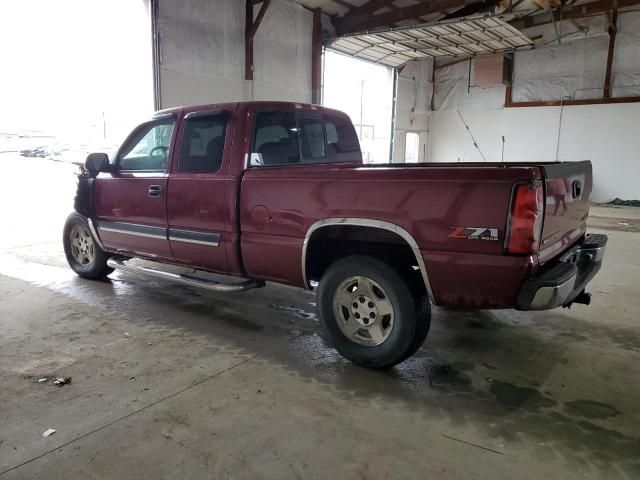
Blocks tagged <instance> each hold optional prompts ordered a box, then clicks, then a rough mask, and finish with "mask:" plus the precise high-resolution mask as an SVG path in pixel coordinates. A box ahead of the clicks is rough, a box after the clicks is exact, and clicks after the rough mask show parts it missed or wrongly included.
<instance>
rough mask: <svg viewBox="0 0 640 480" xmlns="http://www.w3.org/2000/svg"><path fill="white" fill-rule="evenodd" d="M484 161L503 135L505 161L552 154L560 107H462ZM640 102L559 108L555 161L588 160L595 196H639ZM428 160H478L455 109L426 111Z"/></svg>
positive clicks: (497, 154) (497, 153) (496, 156)
mask: <svg viewBox="0 0 640 480" xmlns="http://www.w3.org/2000/svg"><path fill="white" fill-rule="evenodd" d="M463 116H464V118H465V120H466V122H467V123H468V124H469V126H470V128H471V130H472V132H473V134H474V135H475V137H476V139H477V140H478V144H479V145H480V148H481V150H482V152H483V153H484V155H485V157H486V159H487V161H490V162H499V161H500V158H501V151H502V140H501V137H502V135H504V136H505V138H506V143H505V151H504V159H505V161H506V162H510V161H513V162H548V161H554V160H555V159H556V146H557V142H558V122H559V118H560V107H529V108H507V109H502V110H491V111H467V112H463ZM638 118H640V104H639V103H628V104H611V105H581V106H567V107H564V113H563V119H562V129H561V133H560V149H559V152H558V159H559V160H560V161H578V160H591V162H592V163H593V169H594V189H593V194H592V198H593V200H594V201H598V202H604V201H610V200H612V199H613V198H615V197H620V198H624V199H637V198H640V187H638V178H640V136H639V135H637V131H636V130H637V119H638ZM429 141H430V145H431V160H432V161H437V162H457V161H461V162H482V161H483V160H482V157H481V156H480V154H479V153H478V151H477V150H476V149H475V147H474V146H473V142H472V141H471V138H470V137H469V134H468V133H467V131H466V130H465V128H464V125H463V124H462V122H461V121H460V118H459V117H458V114H457V112H434V113H433V114H432V116H431V134H430V140H429Z"/></svg>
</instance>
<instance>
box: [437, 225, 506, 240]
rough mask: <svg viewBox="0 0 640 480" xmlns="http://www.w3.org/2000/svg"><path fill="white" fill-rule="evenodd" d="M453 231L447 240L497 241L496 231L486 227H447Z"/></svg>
mask: <svg viewBox="0 0 640 480" xmlns="http://www.w3.org/2000/svg"><path fill="white" fill-rule="evenodd" d="M449 228H451V229H452V230H453V232H451V233H450V234H449V235H448V237H449V238H462V239H466V240H498V229H497V228H487V227H449Z"/></svg>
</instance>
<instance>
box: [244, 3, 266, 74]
mask: <svg viewBox="0 0 640 480" xmlns="http://www.w3.org/2000/svg"><path fill="white" fill-rule="evenodd" d="M256 3H258V2H256V1H255V0H246V3H245V22H244V78H245V80H253V38H254V37H255V36H256V32H257V31H258V28H260V24H261V23H262V19H263V18H264V15H265V13H267V9H268V8H269V5H270V4H271V0H263V1H262V5H261V6H260V10H259V11H258V16H257V17H256V19H255V20H254V19H253V6H254V4H256Z"/></svg>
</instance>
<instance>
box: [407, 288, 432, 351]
mask: <svg viewBox="0 0 640 480" xmlns="http://www.w3.org/2000/svg"><path fill="white" fill-rule="evenodd" d="M417 298H418V301H417V304H416V316H417V323H416V334H415V335H414V336H413V342H411V345H410V346H409V349H408V350H407V351H406V352H405V355H404V358H403V359H402V361H403V362H404V361H405V360H407V359H408V358H410V357H412V356H413V354H414V353H416V352H417V351H418V350H419V349H420V347H421V346H422V344H423V343H424V341H425V340H426V339H427V335H428V334H429V329H430V328H431V302H430V301H429V296H428V295H427V294H422V295H420V296H419V297H417Z"/></svg>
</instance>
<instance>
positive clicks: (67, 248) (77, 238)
mask: <svg viewBox="0 0 640 480" xmlns="http://www.w3.org/2000/svg"><path fill="white" fill-rule="evenodd" d="M62 243H63V245H64V253H65V255H66V257H67V263H69V266H70V267H71V269H72V270H73V271H74V272H76V273H77V274H78V275H79V276H80V277H83V278H102V277H105V276H106V275H109V274H110V273H111V272H113V268H111V267H108V266H107V259H108V258H109V256H108V255H107V254H106V253H105V252H104V251H103V250H102V249H101V248H100V246H99V245H98V243H97V242H96V241H95V239H94V238H93V236H92V235H91V230H90V229H89V224H88V222H87V219H86V218H84V217H83V216H82V215H80V214H79V213H76V212H74V213H72V214H71V215H69V216H68V217H67V221H66V222H65V224H64V231H63V234H62Z"/></svg>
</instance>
